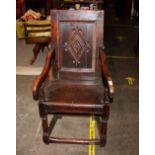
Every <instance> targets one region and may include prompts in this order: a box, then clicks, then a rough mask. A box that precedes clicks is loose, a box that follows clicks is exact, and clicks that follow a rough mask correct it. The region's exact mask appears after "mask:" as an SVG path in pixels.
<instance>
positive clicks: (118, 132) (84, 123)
mask: <svg viewBox="0 0 155 155" xmlns="http://www.w3.org/2000/svg"><path fill="white" fill-rule="evenodd" d="M109 7H112V6H109ZM107 14H108V15H109V14H110V13H108V12H107ZM108 15H107V16H106V19H105V45H106V51H107V63H108V66H109V70H110V74H111V76H112V78H113V80H114V84H115V92H116V93H115V97H114V103H113V104H112V105H111V113H110V120H109V124H108V139H107V140H108V141H107V145H106V146H105V147H103V148H101V147H99V146H96V152H95V155H101V154H103V155H138V154H139V137H138V135H139V80H138V79H139V74H138V73H139V68H138V66H139V61H138V58H137V57H136V55H135V53H134V50H133V47H134V45H135V43H136V38H137V36H138V26H137V25H135V24H133V20H131V19H130V18H127V17H117V16H113V17H112V18H109V17H108ZM16 46H17V51H16V54H17V70H18V67H27V68H38V67H42V66H43V64H44V59H45V56H46V54H47V50H46V49H45V51H44V52H43V53H40V54H39V57H38V58H37V61H36V62H35V64H34V65H32V66H30V65H29V60H30V59H31V57H32V52H31V51H32V48H33V45H26V44H25V42H24V41H23V40H18V39H17V45H16ZM17 72H18V71H17ZM129 78H131V79H134V81H133V83H131V84H129V83H128V80H127V79H129ZM16 80H17V91H16V93H17V99H16V101H17V105H16V109H17V125H16V126H17V155H73V154H74V155H88V146H85V145H70V144H69V145H65V144H50V145H45V144H44V143H43V142H42V130H41V122H40V118H39V113H38V106H37V102H35V101H33V99H32V92H31V88H32V82H33V80H34V75H22V74H20V73H19V74H18V75H17V78H16ZM88 133H89V117H86V118H82V117H67V116H66V117H63V119H59V120H58V121H57V124H56V126H55V128H54V132H53V134H54V135H58V134H59V135H62V136H69V137H82V138H84V137H85V138H88ZM97 135H98V133H97Z"/></svg>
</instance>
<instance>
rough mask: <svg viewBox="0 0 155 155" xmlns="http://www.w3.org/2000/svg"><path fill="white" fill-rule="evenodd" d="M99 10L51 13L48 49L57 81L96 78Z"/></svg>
mask: <svg viewBox="0 0 155 155" xmlns="http://www.w3.org/2000/svg"><path fill="white" fill-rule="evenodd" d="M103 13H104V12H103V11H84V10H80V11H75V10H51V20H52V23H51V24H52V46H54V48H55V50H56V68H58V72H57V74H56V76H57V77H58V78H61V79H63V78H70V79H81V78H82V79H95V78H97V77H98V65H99V64H98V59H99V47H100V46H103Z"/></svg>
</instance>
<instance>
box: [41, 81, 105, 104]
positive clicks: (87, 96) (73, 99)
mask: <svg viewBox="0 0 155 155" xmlns="http://www.w3.org/2000/svg"><path fill="white" fill-rule="evenodd" d="M42 91H43V93H44V96H43V97H44V101H50V102H56V103H58V102H60V103H84V104H85V103H86V104H88V103H90V104H100V103H102V102H103V99H104V96H103V95H104V87H103V86H102V85H101V83H100V84H91V82H90V83H89V82H88V83H87V84H84V83H83V84H82V83H81V82H68V83H67V81H62V82H61V81H60V82H59V81H56V82H55V81H50V83H49V82H48V84H47V85H45V86H44V88H43V90H42ZM60 96H61V97H60Z"/></svg>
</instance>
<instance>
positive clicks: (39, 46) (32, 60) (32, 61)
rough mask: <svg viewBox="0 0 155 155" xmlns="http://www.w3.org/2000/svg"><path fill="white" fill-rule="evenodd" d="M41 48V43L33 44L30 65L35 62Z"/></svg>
mask: <svg viewBox="0 0 155 155" xmlns="http://www.w3.org/2000/svg"><path fill="white" fill-rule="evenodd" d="M41 48H42V45H41V44H39V43H37V44H35V46H34V48H33V58H32V59H31V60H30V64H31V65H32V64H33V63H34V62H35V60H36V59H37V56H38V54H39V52H40V50H41Z"/></svg>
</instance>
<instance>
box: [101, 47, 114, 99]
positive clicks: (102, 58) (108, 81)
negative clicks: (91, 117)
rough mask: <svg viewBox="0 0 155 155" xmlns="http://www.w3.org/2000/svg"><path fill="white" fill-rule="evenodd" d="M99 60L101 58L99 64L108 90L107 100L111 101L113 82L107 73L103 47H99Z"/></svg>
mask: <svg viewBox="0 0 155 155" xmlns="http://www.w3.org/2000/svg"><path fill="white" fill-rule="evenodd" d="M100 60H101V65H102V73H103V82H104V85H105V88H106V90H107V92H108V97H109V101H110V102H112V101H113V95H114V84H113V80H112V78H111V77H110V75H109V73H108V68H107V65H106V54H105V50H104V48H103V47H101V48H100Z"/></svg>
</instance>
